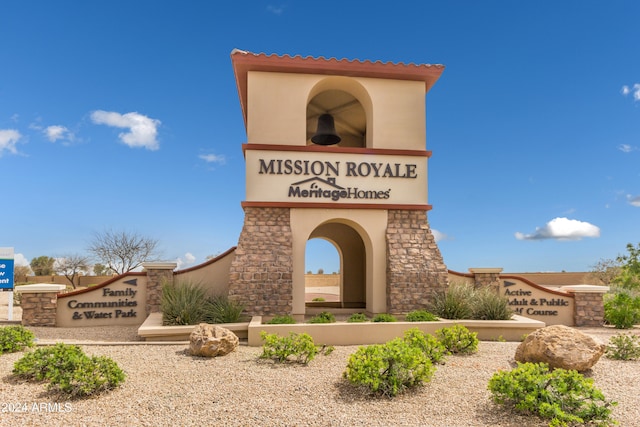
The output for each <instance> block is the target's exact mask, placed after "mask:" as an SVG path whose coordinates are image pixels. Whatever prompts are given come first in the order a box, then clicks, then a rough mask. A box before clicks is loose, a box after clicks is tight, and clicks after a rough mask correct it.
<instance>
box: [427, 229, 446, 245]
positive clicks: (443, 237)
mask: <svg viewBox="0 0 640 427" xmlns="http://www.w3.org/2000/svg"><path fill="white" fill-rule="evenodd" d="M431 234H433V238H434V239H436V242H439V241H441V240H446V239H447V237H448V236H447V235H446V234H444V233H442V232H440V231H438V230H436V229H435V228H432V229H431Z"/></svg>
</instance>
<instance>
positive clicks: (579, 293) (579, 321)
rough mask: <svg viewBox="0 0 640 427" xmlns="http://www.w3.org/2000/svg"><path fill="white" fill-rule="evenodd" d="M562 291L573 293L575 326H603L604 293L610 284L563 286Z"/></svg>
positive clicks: (607, 290)
mask: <svg viewBox="0 0 640 427" xmlns="http://www.w3.org/2000/svg"><path fill="white" fill-rule="evenodd" d="M560 289H561V290H562V291H565V292H567V293H570V294H573V296H574V312H573V319H574V324H575V326H602V324H603V323H604V294H606V293H607V292H609V287H608V286H596V285H573V286H563V287H561V288H560Z"/></svg>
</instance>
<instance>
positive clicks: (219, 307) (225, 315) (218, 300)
mask: <svg viewBox="0 0 640 427" xmlns="http://www.w3.org/2000/svg"><path fill="white" fill-rule="evenodd" d="M244 309H245V306H244V304H241V303H239V302H237V301H232V300H230V299H229V297H228V296H227V295H216V296H213V297H209V298H207V302H206V304H205V306H204V316H203V321H204V322H206V323H236V322H240V321H242V320H243V316H242V313H243V311H244Z"/></svg>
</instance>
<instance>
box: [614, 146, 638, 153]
mask: <svg viewBox="0 0 640 427" xmlns="http://www.w3.org/2000/svg"><path fill="white" fill-rule="evenodd" d="M637 149H638V147H634V146H633V145H629V144H620V145H618V150H620V151H622V152H623V153H631V152H632V151H636V150H637Z"/></svg>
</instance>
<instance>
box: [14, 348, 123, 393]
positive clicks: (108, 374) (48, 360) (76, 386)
mask: <svg viewBox="0 0 640 427" xmlns="http://www.w3.org/2000/svg"><path fill="white" fill-rule="evenodd" d="M13 374H14V375H15V376H17V377H19V378H23V379H26V380H29V381H47V382H48V386H47V388H48V389H49V390H50V391H52V392H54V393H60V394H63V395H65V396H67V397H71V398H73V397H87V396H91V395H95V394H98V393H101V392H104V391H107V390H111V389H114V388H116V387H117V386H118V385H120V384H121V383H122V382H123V381H124V379H125V374H124V372H123V371H122V370H121V369H120V368H119V367H118V365H117V364H116V363H115V362H114V361H113V360H111V359H109V358H108V357H103V356H92V357H89V356H87V355H86V354H85V353H84V352H83V351H82V350H81V349H80V347H78V346H76V345H67V344H62V343H58V344H56V345H55V346H53V347H43V348H39V349H37V350H35V351H33V352H31V353H28V354H26V355H25V356H24V357H22V358H21V359H19V360H17V361H16V362H15V363H14V365H13Z"/></svg>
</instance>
